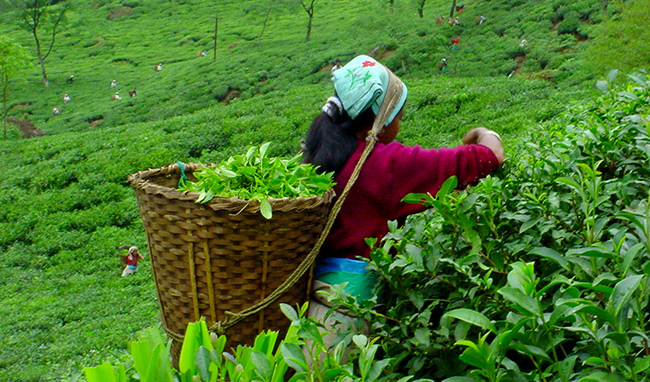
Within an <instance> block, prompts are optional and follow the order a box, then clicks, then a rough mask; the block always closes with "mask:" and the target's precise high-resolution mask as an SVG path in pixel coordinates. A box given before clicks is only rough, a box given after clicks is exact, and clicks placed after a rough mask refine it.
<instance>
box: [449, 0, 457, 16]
mask: <svg viewBox="0 0 650 382" xmlns="http://www.w3.org/2000/svg"><path fill="white" fill-rule="evenodd" d="M455 10H456V0H454V2H453V4H451V10H450V11H449V18H450V19H451V18H453V17H454V11H455Z"/></svg>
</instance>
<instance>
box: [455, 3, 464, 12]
mask: <svg viewBox="0 0 650 382" xmlns="http://www.w3.org/2000/svg"><path fill="white" fill-rule="evenodd" d="M463 9H465V4H461V5H457V6H456V12H458V13H462V12H463Z"/></svg>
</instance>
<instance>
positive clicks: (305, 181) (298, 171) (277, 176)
mask: <svg viewBox="0 0 650 382" xmlns="http://www.w3.org/2000/svg"><path fill="white" fill-rule="evenodd" d="M269 146H270V143H268V142H267V143H264V144H263V145H261V146H259V147H257V146H253V147H250V148H249V149H248V150H247V152H246V154H240V155H234V156H232V157H230V158H228V159H226V160H225V161H223V162H222V163H221V164H219V165H218V166H215V167H211V166H205V167H203V168H201V169H199V170H197V171H195V172H194V176H195V177H196V179H197V181H196V182H190V181H181V186H180V187H179V190H180V191H191V192H198V193H199V197H198V199H197V203H207V202H209V201H210V200H212V198H214V197H216V196H219V197H233V196H234V197H237V198H239V199H242V200H257V201H258V202H259V203H260V213H261V214H262V216H264V217H265V218H267V219H271V217H272V216H273V209H272V207H271V203H270V202H269V198H274V199H279V198H298V197H310V196H320V195H323V194H324V193H325V191H327V190H328V189H330V188H332V187H333V186H334V181H333V174H332V173H321V174H319V173H318V172H317V168H316V167H314V166H313V165H311V164H308V163H303V157H302V155H301V154H298V155H296V156H294V157H293V158H279V157H269V156H267V152H268V150H269Z"/></svg>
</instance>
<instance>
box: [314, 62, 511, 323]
mask: <svg viewBox="0 0 650 382" xmlns="http://www.w3.org/2000/svg"><path fill="white" fill-rule="evenodd" d="M332 81H333V82H334V88H335V94H336V95H335V96H334V97H330V98H329V99H328V100H327V102H326V103H325V105H324V106H323V108H322V113H320V114H319V115H318V116H317V117H316V118H315V119H314V120H313V122H312V124H311V126H310V128H309V130H308V132H307V137H306V139H305V141H304V144H303V152H304V158H305V162H307V163H312V164H314V165H316V166H319V171H323V172H334V175H335V182H336V186H335V191H336V194H337V195H341V192H342V191H343V189H344V188H345V186H346V184H347V183H348V181H349V180H350V177H351V174H352V172H353V170H354V168H355V165H356V164H357V162H358V161H359V159H360V157H361V155H362V152H363V151H364V149H365V147H366V144H367V143H366V142H367V141H366V139H367V137H368V136H369V134H370V133H373V134H375V135H376V137H377V138H378V142H377V143H376V144H375V146H374V148H373V150H372V152H371V153H370V154H369V156H368V157H367V159H366V161H365V162H364V163H363V166H362V168H361V172H360V173H359V177H358V178H357V179H356V181H355V183H354V185H353V186H352V188H351V189H350V191H349V194H348V195H347V196H346V198H345V200H344V202H343V204H342V206H341V210H340V212H339V214H338V216H337V218H336V220H335V222H334V225H333V227H332V230H331V231H330V233H329V235H328V236H327V238H326V240H325V243H324V244H323V247H322V249H321V251H320V253H319V255H318V258H317V263H316V269H315V273H314V275H315V279H316V282H315V284H316V285H314V288H313V290H321V289H323V288H327V287H328V286H330V285H334V284H340V283H342V282H347V283H348V285H347V286H346V291H347V292H349V293H350V294H352V295H356V296H358V298H368V297H370V295H369V292H370V291H371V290H372V284H373V283H374V279H372V278H371V277H367V275H366V274H365V272H366V271H365V261H362V260H358V259H357V258H359V257H362V258H368V257H369V254H370V250H371V248H369V246H368V245H367V244H366V241H365V239H366V238H378V239H381V238H382V237H383V236H384V235H386V234H387V233H388V221H391V220H396V221H398V222H400V223H403V222H404V221H405V219H406V217H407V216H409V215H411V214H415V213H418V212H421V211H423V210H424V209H425V207H424V206H422V205H419V204H409V203H404V202H402V199H403V198H404V197H405V196H406V195H407V194H409V193H431V194H432V195H435V194H436V192H437V191H438V190H439V189H440V187H441V186H442V184H443V183H444V182H445V181H446V180H447V179H448V178H449V177H451V176H456V177H457V178H458V184H459V188H464V187H466V186H467V185H469V184H473V183H476V182H477V181H478V180H479V179H480V178H483V177H485V176H487V175H488V174H490V173H491V172H492V171H494V170H496V169H497V168H498V167H499V166H500V165H501V164H502V163H503V161H504V160H505V154H504V150H503V146H502V144H501V137H500V136H499V135H498V134H497V133H496V132H494V131H491V130H489V129H487V128H485V127H478V128H474V129H471V130H469V131H468V132H467V133H466V134H465V136H464V137H463V145H460V146H458V147H454V148H441V149H424V148H421V147H420V146H405V145H403V144H401V143H399V142H396V141H395V137H396V135H397V133H398V132H399V129H400V121H401V119H402V114H403V107H404V103H405V102H406V98H407V93H408V90H407V88H406V86H405V85H404V84H403V83H402V81H401V80H400V79H399V78H398V77H396V76H395V75H394V74H393V73H392V72H391V71H390V70H389V69H388V68H386V67H385V66H383V65H381V64H380V63H379V62H377V61H376V60H374V59H373V58H371V57H369V56H359V57H356V58H354V59H353V60H352V61H350V62H349V63H348V64H346V65H345V66H344V67H343V68H341V69H339V70H337V71H336V72H334V73H333V74H332ZM317 296H318V295H316V296H315V298H316V299H318V300H319V301H312V302H311V303H310V316H312V317H316V318H319V313H317V312H315V311H313V310H312V308H314V309H318V308H317V307H316V306H317V302H321V303H322V302H324V301H323V299H322V298H319V297H317ZM326 310H327V307H325V311H326ZM326 325H327V323H326Z"/></svg>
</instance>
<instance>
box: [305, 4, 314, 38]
mask: <svg viewBox="0 0 650 382" xmlns="http://www.w3.org/2000/svg"><path fill="white" fill-rule="evenodd" d="M313 19H314V10H313V9H312V11H311V13H310V14H309V23H308V24H307V36H305V41H309V37H311V22H312V20H313Z"/></svg>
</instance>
